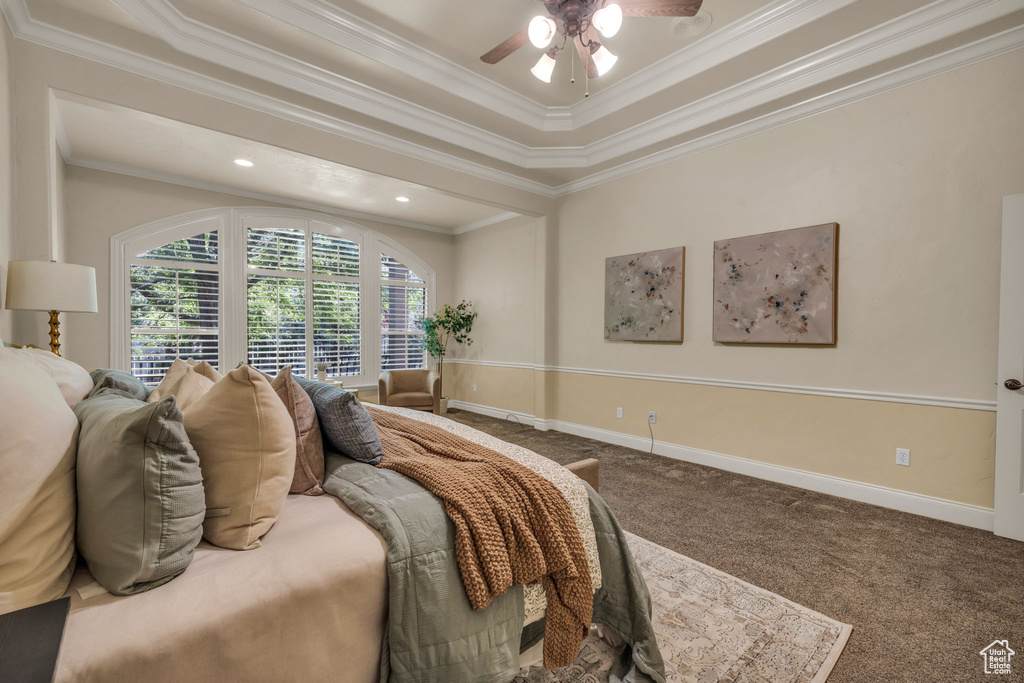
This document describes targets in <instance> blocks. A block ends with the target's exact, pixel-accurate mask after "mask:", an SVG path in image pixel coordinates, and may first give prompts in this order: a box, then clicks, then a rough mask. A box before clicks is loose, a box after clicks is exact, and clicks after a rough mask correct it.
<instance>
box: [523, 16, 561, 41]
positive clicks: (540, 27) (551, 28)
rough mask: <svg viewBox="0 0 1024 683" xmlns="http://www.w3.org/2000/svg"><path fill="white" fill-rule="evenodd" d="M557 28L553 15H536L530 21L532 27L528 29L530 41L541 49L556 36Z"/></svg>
mask: <svg viewBox="0 0 1024 683" xmlns="http://www.w3.org/2000/svg"><path fill="white" fill-rule="evenodd" d="M555 28H556V27H555V22H554V20H553V19H552V18H551V17H540V16H537V17H534V18H533V19H532V20H531V21H530V28H529V30H528V31H527V34H528V35H529V36H530V42H531V43H533V45H534V47H539V48H541V49H543V48H545V47H547V46H548V45H550V44H551V40H552V39H553V38H554V37H555Z"/></svg>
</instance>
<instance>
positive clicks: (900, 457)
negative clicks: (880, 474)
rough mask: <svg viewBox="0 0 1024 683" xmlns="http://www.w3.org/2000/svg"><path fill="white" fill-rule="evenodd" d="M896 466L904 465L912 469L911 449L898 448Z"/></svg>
mask: <svg viewBox="0 0 1024 683" xmlns="http://www.w3.org/2000/svg"><path fill="white" fill-rule="evenodd" d="M896 464H897V465H903V466H904V467H910V449H909V448H897V449H896Z"/></svg>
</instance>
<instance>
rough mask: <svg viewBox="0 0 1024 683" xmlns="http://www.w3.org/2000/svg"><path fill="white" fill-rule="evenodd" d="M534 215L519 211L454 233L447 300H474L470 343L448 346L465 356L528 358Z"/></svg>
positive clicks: (530, 357)
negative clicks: (520, 214) (451, 288)
mask: <svg viewBox="0 0 1024 683" xmlns="http://www.w3.org/2000/svg"><path fill="white" fill-rule="evenodd" d="M535 224H536V220H535V219H533V218H529V217H525V216H524V217H519V218H514V219H511V220H508V221H504V222H502V223H499V224H497V225H493V226H489V227H486V228H481V229H479V230H474V231H472V232H468V233H465V234H462V235H458V236H457V237H456V238H455V286H454V291H453V294H452V303H457V302H458V301H461V300H462V299H467V300H470V301H472V302H473V306H474V309H475V310H476V312H477V313H478V314H479V315H478V316H477V319H476V321H474V323H473V334H472V338H473V344H472V345H471V346H464V347H461V348H457V349H453V351H452V355H453V356H456V357H459V358H468V359H477V360H479V359H484V360H491V359H499V358H500V359H501V360H503V361H505V362H515V363H532V362H533V360H534V355H535V348H534V347H535V340H534V318H533V314H534V308H535V303H534V293H535V287H536V283H537V273H536V267H535V264H536V246H535V245H536V229H535Z"/></svg>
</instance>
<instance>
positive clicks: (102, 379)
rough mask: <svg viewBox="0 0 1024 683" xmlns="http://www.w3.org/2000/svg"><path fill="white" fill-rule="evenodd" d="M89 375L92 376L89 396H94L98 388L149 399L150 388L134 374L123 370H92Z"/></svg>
mask: <svg viewBox="0 0 1024 683" xmlns="http://www.w3.org/2000/svg"><path fill="white" fill-rule="evenodd" d="M89 376H90V377H92V383H93V387H92V391H91V392H89V396H95V395H96V394H97V393H98V392H99V390H100V389H114V390H115V391H118V392H120V393H122V394H125V395H127V396H130V397H132V398H136V399H138V400H140V401H146V400H148V399H149V394H150V391H151V389H150V388H149V387H147V386H146V385H145V384H143V383H142V382H140V381H139V380H138V379H137V378H136V377H135V375H132V374H131V373H128V372H125V371H124V370H93V371H92V372H90V373H89ZM87 398H88V397H87Z"/></svg>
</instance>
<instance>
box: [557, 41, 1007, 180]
mask: <svg viewBox="0 0 1024 683" xmlns="http://www.w3.org/2000/svg"><path fill="white" fill-rule="evenodd" d="M1022 47H1024V26H1017V27H1015V28H1012V29H1008V30H1006V31H1003V32H1002V33H997V34H994V35H992V36H987V37H985V38H982V39H980V40H977V41H975V42H973V43H969V44H967V45H963V46H961V47H958V48H954V49H952V50H949V51H947V52H943V53H941V54H938V55H934V56H932V57H928V58H926V59H922V60H921V61H918V62H914V63H913V64H908V65H906V66H903V67H900V68H898V69H895V70H893V71H889V72H887V73H884V74H881V75H878V76H875V77H873V78H869V79H866V80H864V81H861V82H859V83H855V84H853V85H849V86H847V87H845V88H841V89H839V90H835V91H833V92H831V93H827V94H823V95H820V96H818V97H814V98H811V99H809V100H807V101H805V102H800V103H798V104H794V105H791V106H789V107H786V108H784V109H780V110H778V111H775V112H771V113H769V114H765V115H763V116H760V117H757V118H755V119H751V120H749V121H744V122H743V123H740V124H737V125H735V126H731V127H729V128H724V129H722V130H720V131H716V132H714V133H709V134H708V135H704V136H702V137H699V138H697V139H695V140H690V141H688V142H684V143H682V144H680V145H676V146H675V147H670V148H668V149H665V150H662V151H660V152H655V153H654V154H649V155H647V156H645V157H642V158H640V159H636V160H634V161H630V162H627V163H625V164H620V165H618V166H613V167H611V168H609V169H606V170H604V171H599V172H597V173H593V174H591V175H589V176H586V177H584V178H581V179H579V180H575V181H572V182H569V183H565V184H563V185H559V186H558V187H555V188H554V195H555V197H564V196H566V195H570V194H572V193H574V192H579V191H581V190H585V189H588V188H591V187H595V186H597V185H601V184H602V183H606V182H610V181H613V180H618V179H619V178H624V177H626V176H629V175H633V174H634V173H639V172H641V171H645V170H648V169H651V168H655V167H657V166H661V165H662V164H667V163H669V162H672V161H676V160H678V159H682V158H684V157H688V156H691V155H693V154H697V153H699V152H703V151H705V150H708V149H711V148H713V147H718V146H719V145H724V144H727V143H730V142H734V141H736V140H741V139H743V138H746V137H750V136H753V135H757V134H758V133H762V132H764V131H767V130H771V129H773V128H778V127H779V126H784V125H786V124H787V123H792V122H794V121H799V120H800V119H804V118H808V117H810V116H814V115H815V114H821V113H823V112H826V111H829V110H831V109H836V108H838V107H842V106H845V105H847V104H851V103H853V102H857V101H858V100H863V99H866V98H868V97H872V96H874V95H879V94H881V93H884V92H888V91H890V90H895V89H897V88H901V87H903V86H906V85H911V84H913V83H917V82H918V81H923V80H925V79H928V78H931V77H933V76H938V75H940V74H944V73H946V72H948V71H953V70H955V69H960V68H963V67H965V66H970V65H971V64H975V63H977V62H980V61H984V60H986V59H991V58H993V57H998V56H999V55H1003V54H1006V53H1007V52H1012V51H1014V50H1018V49H1020V48H1022Z"/></svg>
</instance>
